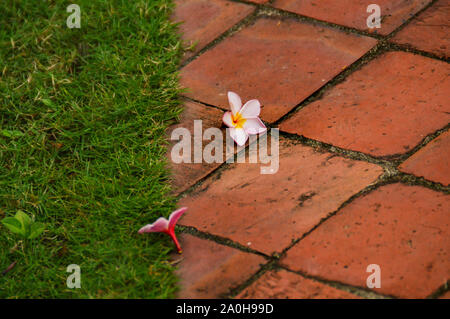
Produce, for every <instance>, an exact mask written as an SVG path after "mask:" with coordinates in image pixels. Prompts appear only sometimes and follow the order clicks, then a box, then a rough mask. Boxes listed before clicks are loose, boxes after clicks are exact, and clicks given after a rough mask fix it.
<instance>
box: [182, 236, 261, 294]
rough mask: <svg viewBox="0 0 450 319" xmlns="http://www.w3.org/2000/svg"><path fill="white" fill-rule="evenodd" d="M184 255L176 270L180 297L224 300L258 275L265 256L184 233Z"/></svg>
mask: <svg viewBox="0 0 450 319" xmlns="http://www.w3.org/2000/svg"><path fill="white" fill-rule="evenodd" d="M180 238H181V241H180V244H181V245H182V247H183V254H182V255H177V256H175V257H174V260H180V259H181V262H180V263H179V264H178V265H177V266H178V270H177V271H176V272H177V274H178V276H179V277H180V281H181V282H180V284H181V290H180V291H179V293H178V297H179V298H202V299H203V298H220V297H221V296H222V295H225V294H227V293H228V292H229V290H230V289H232V288H235V287H236V286H238V285H240V284H242V283H243V282H244V281H245V280H247V278H249V277H250V276H251V275H253V274H254V273H256V272H257V271H258V270H259V268H260V265H261V264H265V263H266V260H265V259H264V258H263V257H260V256H257V255H254V254H249V253H244V252H242V251H239V250H237V249H233V248H230V247H227V246H223V245H219V244H216V243H214V242H213V241H210V240H205V239H200V238H197V237H194V236H191V235H187V234H183V235H182V236H181V237H180Z"/></svg>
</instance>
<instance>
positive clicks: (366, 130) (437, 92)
mask: <svg viewBox="0 0 450 319" xmlns="http://www.w3.org/2000/svg"><path fill="white" fill-rule="evenodd" d="M449 72H450V65H448V64H447V63H445V62H441V61H437V60H433V59H429V58H425V57H423V56H420V55H414V54H410V53H404V52H390V53H386V54H384V55H382V56H381V57H377V58H376V59H375V60H373V61H371V62H370V63H368V64H367V65H365V66H364V67H363V68H362V69H361V70H358V71H356V72H354V73H353V74H351V75H350V76H349V77H348V78H347V79H346V81H344V82H343V83H341V84H339V85H337V86H335V87H334V88H332V89H330V90H329V91H328V92H327V93H326V94H325V95H324V97H323V98H322V99H320V100H318V101H315V102H313V103H311V104H309V105H307V106H306V107H304V108H303V109H301V110H300V111H298V112H297V113H295V114H294V115H293V116H292V117H290V118H289V119H287V120H285V121H284V122H282V123H281V125H280V129H281V130H283V131H286V132H290V133H295V134H299V135H303V136H305V137H309V138H312V139H316V140H320V141H323V142H326V143H330V144H333V145H335V146H339V147H342V148H345V149H351V150H355V151H361V152H365V153H368V154H371V155H373V156H393V155H398V154H402V153H404V152H406V151H408V150H410V149H412V148H414V147H415V146H416V145H417V144H418V143H420V142H421V141H422V140H423V139H424V138H425V137H426V136H427V135H429V134H432V133H434V132H435V131H437V130H439V129H441V128H443V127H444V126H445V125H446V124H447V123H448V122H449V121H450V104H449V103H448V93H449V91H448V88H449V87H450V78H449V77H448V74H449Z"/></svg>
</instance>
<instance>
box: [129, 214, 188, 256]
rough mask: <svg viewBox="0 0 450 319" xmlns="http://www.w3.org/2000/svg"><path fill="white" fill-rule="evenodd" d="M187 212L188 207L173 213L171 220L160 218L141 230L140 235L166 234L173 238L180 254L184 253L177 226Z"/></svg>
mask: <svg viewBox="0 0 450 319" xmlns="http://www.w3.org/2000/svg"><path fill="white" fill-rule="evenodd" d="M186 211H187V207H182V208H180V209H177V210H176V211H174V212H172V214H170V216H169V220H167V219H166V218H164V217H160V218H158V219H157V220H156V221H155V222H154V223H153V224H148V225H145V226H144V227H142V228H141V229H139V231H138V233H139V234H143V233H165V234H167V235H169V236H170V238H172V240H173V242H174V244H175V246H176V247H177V251H178V253H180V254H181V253H182V249H181V246H180V243H179V242H178V239H177V237H176V235H175V226H176V224H177V221H178V219H180V217H181V216H182V215H183V214H184V213H185V212H186Z"/></svg>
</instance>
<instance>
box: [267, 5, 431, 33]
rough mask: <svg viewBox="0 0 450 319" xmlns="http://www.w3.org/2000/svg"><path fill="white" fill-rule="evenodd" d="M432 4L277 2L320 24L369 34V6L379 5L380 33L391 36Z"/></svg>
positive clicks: (377, 30)
mask: <svg viewBox="0 0 450 319" xmlns="http://www.w3.org/2000/svg"><path fill="white" fill-rule="evenodd" d="M430 2H431V0H377V1H364V0H340V1H329V0H276V1H275V3H274V6H275V7H277V8H280V9H284V10H287V11H292V12H295V13H299V14H301V15H305V16H308V17H312V18H315V19H318V20H323V21H327V22H332V23H336V24H340V25H344V26H347V27H352V28H356V29H360V30H366V31H369V30H370V29H369V28H368V27H367V18H368V17H369V15H370V14H371V13H368V12H367V6H368V5H369V4H372V3H375V4H378V5H379V6H380V9H381V28H379V29H376V28H375V29H374V31H376V32H377V33H380V34H383V35H387V34H389V33H391V32H392V31H394V29H396V28H397V27H399V26H400V25H402V24H403V23H404V22H405V21H406V20H407V19H409V18H410V17H411V16H413V15H414V14H415V13H417V12H418V11H420V10H421V9H422V8H424V7H425V6H426V5H427V4H429V3H430Z"/></svg>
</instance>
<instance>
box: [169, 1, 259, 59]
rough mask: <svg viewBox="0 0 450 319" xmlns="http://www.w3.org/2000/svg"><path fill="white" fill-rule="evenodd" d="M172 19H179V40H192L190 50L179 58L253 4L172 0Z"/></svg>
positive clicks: (189, 53)
mask: <svg viewBox="0 0 450 319" xmlns="http://www.w3.org/2000/svg"><path fill="white" fill-rule="evenodd" d="M175 3H176V7H175V12H174V14H173V17H172V19H173V20H174V21H177V22H183V23H182V24H181V25H180V31H181V33H182V35H183V40H184V41H185V42H186V43H188V45H189V44H195V48H194V50H193V51H187V52H185V54H184V56H183V60H186V59H188V58H190V57H191V56H193V55H194V54H195V53H197V52H199V51H200V50H201V49H203V48H204V47H205V46H206V45H207V44H208V43H210V42H211V41H213V40H215V39H216V38H217V37H219V36H220V35H221V34H222V33H224V32H225V31H226V30H228V29H229V28H231V27H232V26H233V25H235V24H236V23H237V22H239V21H240V20H242V19H243V18H245V17H246V16H247V15H249V14H250V13H251V12H252V11H253V10H254V8H252V7H251V6H249V5H245V4H242V3H236V2H231V1H226V0H176V1H175Z"/></svg>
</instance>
